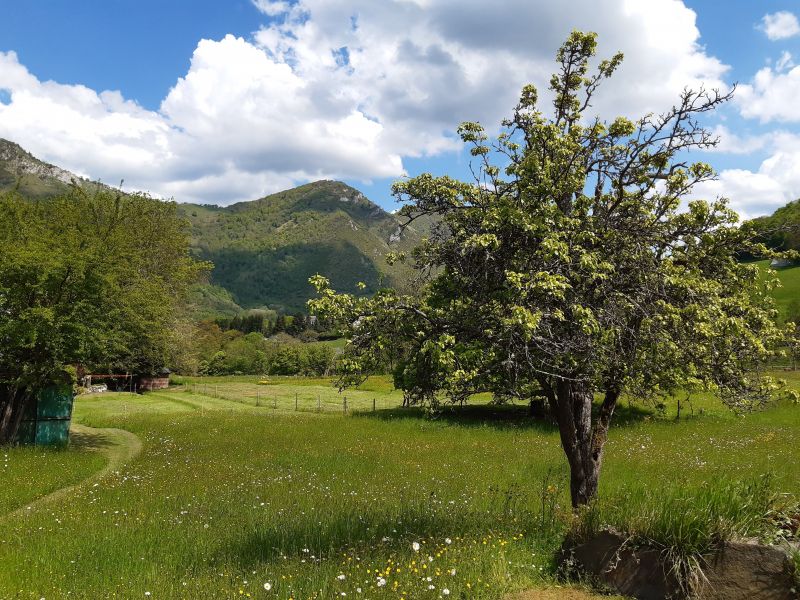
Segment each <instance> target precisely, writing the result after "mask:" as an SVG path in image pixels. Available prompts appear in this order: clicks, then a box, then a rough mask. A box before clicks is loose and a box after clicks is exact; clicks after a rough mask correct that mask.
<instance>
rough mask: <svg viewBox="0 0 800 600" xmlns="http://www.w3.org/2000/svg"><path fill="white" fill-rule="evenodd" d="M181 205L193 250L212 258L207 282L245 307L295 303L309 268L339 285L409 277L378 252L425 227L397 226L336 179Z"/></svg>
mask: <svg viewBox="0 0 800 600" xmlns="http://www.w3.org/2000/svg"><path fill="white" fill-rule="evenodd" d="M181 212H182V213H183V214H184V215H185V216H186V217H187V218H188V219H189V221H190V222H191V224H192V247H193V249H194V251H195V252H196V254H197V256H198V257H200V258H203V259H205V260H210V261H212V262H213V263H214V265H215V268H214V271H213V273H212V276H211V277H212V282H213V283H215V284H217V285H219V286H221V287H223V288H225V289H226V290H228V291H230V292H231V294H232V295H233V297H234V299H235V300H236V302H238V303H239V304H240V305H241V306H243V307H248V308H249V307H256V306H270V307H273V308H279V309H283V310H287V311H293V310H303V309H304V307H305V302H306V300H307V299H308V298H309V296H310V295H311V294H312V291H313V290H312V288H311V286H310V285H309V284H308V278H309V277H311V276H312V275H314V274H315V273H321V274H323V275H325V276H326V277H328V278H329V279H330V280H331V285H332V287H333V288H334V289H336V290H338V291H344V292H353V293H365V294H368V293H371V292H374V291H375V290H377V289H378V288H379V287H380V286H381V285H382V284H391V285H394V286H399V287H402V286H404V285H409V283H410V280H411V275H412V274H411V269H410V268H409V267H408V266H406V265H404V264H396V265H394V266H390V265H388V264H387V263H386V260H385V256H386V254H387V253H389V252H392V251H394V252H397V251H408V250H410V249H411V248H413V247H414V246H416V245H417V244H418V243H419V242H420V241H421V239H422V236H423V235H424V233H425V231H424V229H423V228H421V227H415V228H407V229H406V230H404V231H402V232H401V230H400V224H401V219H400V218H399V217H397V216H396V215H393V214H390V213H387V212H386V211H384V210H383V209H382V208H381V207H379V206H378V205H377V204H374V203H373V202H371V201H370V200H368V199H367V198H366V197H365V196H364V195H363V194H362V193H361V192H359V191H358V190H356V189H354V188H352V187H350V186H348V185H346V184H344V183H341V182H338V181H317V182H315V183H310V184H307V185H303V186H300V187H298V188H294V189H291V190H286V191H283V192H279V193H277V194H272V195H270V196H266V197H265V198H261V199H259V200H253V201H249V202H240V203H238V204H233V205H231V206H228V207H217V206H208V205H197V204H183V205H181ZM359 282H362V283H364V284H365V286H366V287H365V288H364V289H363V290H362V289H360V288H359V285H358V284H359Z"/></svg>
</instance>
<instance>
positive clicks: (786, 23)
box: [759, 10, 800, 41]
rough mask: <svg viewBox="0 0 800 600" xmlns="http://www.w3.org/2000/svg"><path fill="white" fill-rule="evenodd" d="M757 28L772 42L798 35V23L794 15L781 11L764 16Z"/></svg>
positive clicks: (799, 26)
mask: <svg viewBox="0 0 800 600" xmlns="http://www.w3.org/2000/svg"><path fill="white" fill-rule="evenodd" d="M759 28H760V29H761V30H762V31H763V32H764V33H765V34H767V37H768V38H769V39H771V40H773V41H775V40H784V39H786V38H790V37H793V36H795V35H797V34H799V33H800V22H798V20H797V17H796V16H794V14H792V13H790V12H788V11H785V10H782V11H779V12H776V13H771V14H767V15H764V17H763V18H762V19H761V23H760V25H759Z"/></svg>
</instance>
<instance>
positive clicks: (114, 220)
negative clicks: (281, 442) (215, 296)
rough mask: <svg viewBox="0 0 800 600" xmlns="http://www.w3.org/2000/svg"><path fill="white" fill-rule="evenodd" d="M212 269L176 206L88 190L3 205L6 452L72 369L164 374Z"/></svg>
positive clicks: (6, 199) (0, 326) (0, 351)
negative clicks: (30, 413)
mask: <svg viewBox="0 0 800 600" xmlns="http://www.w3.org/2000/svg"><path fill="white" fill-rule="evenodd" d="M205 268H206V265H205V264H204V263H197V262H195V261H193V260H192V259H191V258H190V256H189V253H188V233H187V230H186V226H185V224H184V223H183V221H181V220H180V219H179V218H178V216H177V213H176V205H175V203H173V202H160V201H157V200H153V199H150V198H147V197H144V196H139V195H122V194H118V193H115V192H111V191H105V190H101V191H97V192H92V193H90V192H86V191H84V190H82V189H80V188H78V187H74V188H72V189H71V191H70V192H68V193H67V194H66V195H64V196H62V197H59V198H54V199H48V200H42V201H38V202H31V201H27V200H24V199H22V198H20V197H19V196H17V195H16V194H14V193H11V194H6V195H3V196H0V444H3V443H8V442H10V441H12V440H13V439H14V438H15V436H16V433H17V431H18V428H19V425H20V421H21V419H22V414H23V412H24V410H25V407H26V405H27V403H28V402H30V401H31V399H32V398H33V395H34V394H35V393H36V392H37V391H38V390H39V389H41V387H42V386H45V385H48V384H49V383H51V382H52V381H54V379H55V378H58V377H59V374H60V373H61V372H62V371H63V370H64V369H65V367H68V366H71V365H78V364H79V365H84V366H87V367H94V368H102V369H104V370H106V369H107V370H111V371H127V372H133V373H155V372H156V371H157V370H158V369H160V368H162V367H163V366H164V365H165V364H166V362H167V359H168V356H169V350H170V343H171V340H172V331H171V327H172V325H173V323H174V321H175V319H176V317H177V312H176V309H177V307H178V302H179V301H180V299H181V298H182V297H183V296H184V294H185V292H186V288H187V286H188V284H189V283H192V282H193V281H195V280H196V279H197V277H198V275H199V274H200V272H201V271H202V270H203V269H205Z"/></svg>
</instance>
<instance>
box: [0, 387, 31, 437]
mask: <svg viewBox="0 0 800 600" xmlns="http://www.w3.org/2000/svg"><path fill="white" fill-rule="evenodd" d="M0 393H2V394H3V402H2V404H0V446H2V445H6V444H10V443H12V442H13V441H14V440H15V439H16V437H17V433H18V432H19V427H20V425H21V424H22V416H23V415H24V414H25V407H26V406H27V404H28V400H29V398H30V396H31V394H30V393H29V392H28V391H27V390H22V391H20V390H19V389H18V388H16V387H10V388H5V389H0Z"/></svg>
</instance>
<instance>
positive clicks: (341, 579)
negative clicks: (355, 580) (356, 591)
mask: <svg viewBox="0 0 800 600" xmlns="http://www.w3.org/2000/svg"><path fill="white" fill-rule="evenodd" d="M336 579H338V580H339V581H344V580H345V579H346V577H345V574H344V573H339V575H338V576H337V577H336Z"/></svg>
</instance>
